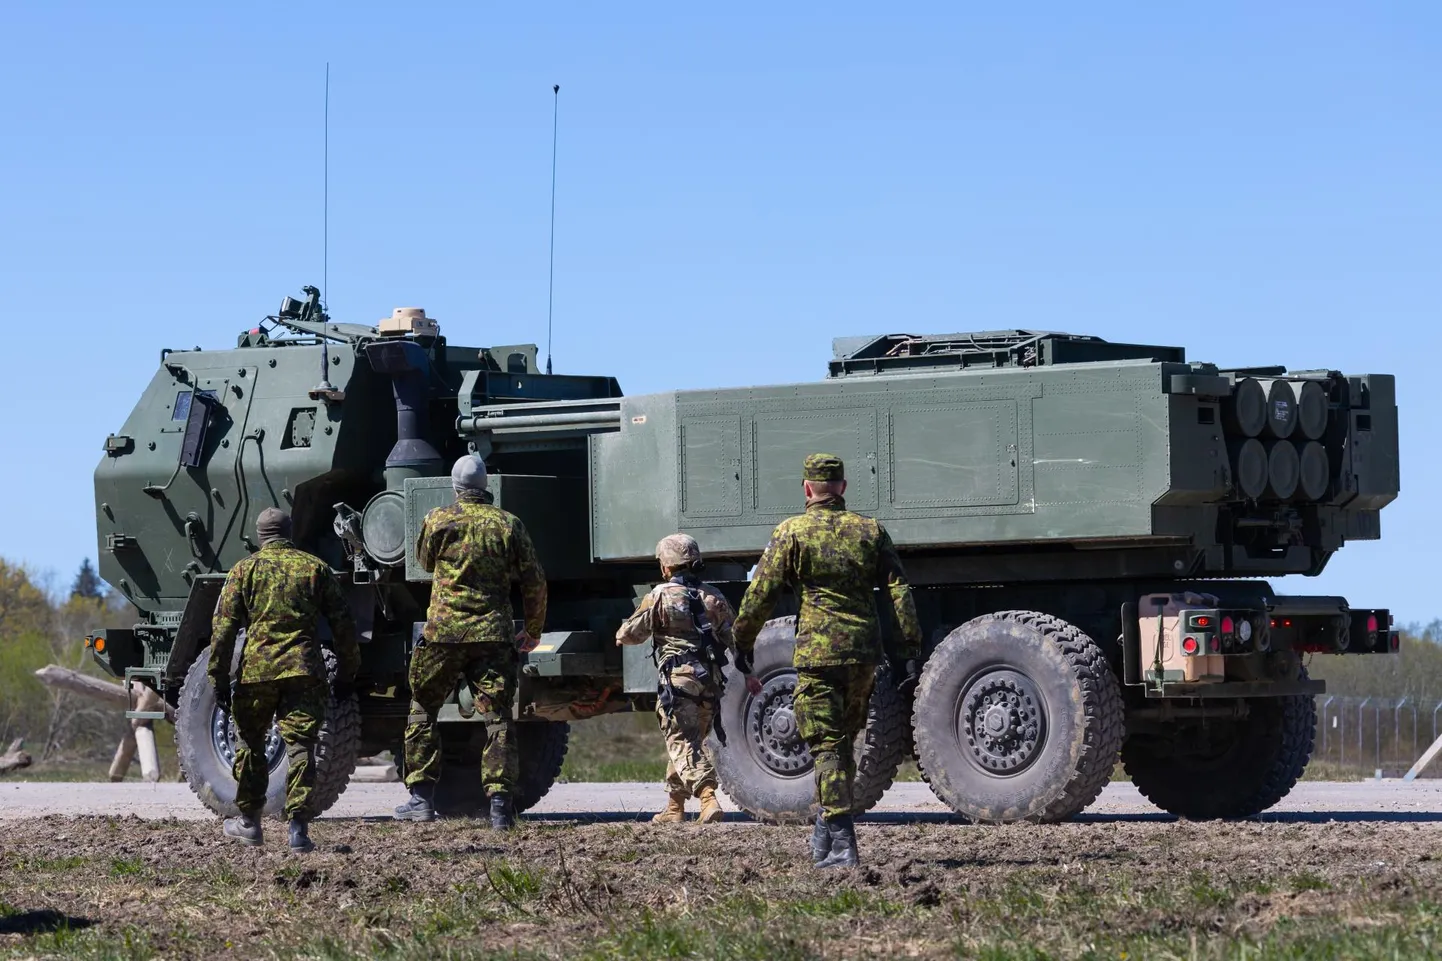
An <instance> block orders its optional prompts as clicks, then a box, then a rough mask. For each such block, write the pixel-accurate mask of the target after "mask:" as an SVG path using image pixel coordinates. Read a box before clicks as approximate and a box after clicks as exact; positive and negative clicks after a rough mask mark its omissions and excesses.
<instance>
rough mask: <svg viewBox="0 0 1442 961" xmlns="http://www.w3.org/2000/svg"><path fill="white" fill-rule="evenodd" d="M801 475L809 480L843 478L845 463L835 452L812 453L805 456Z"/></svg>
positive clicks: (837, 479)
mask: <svg viewBox="0 0 1442 961" xmlns="http://www.w3.org/2000/svg"><path fill="white" fill-rule="evenodd" d="M801 476H802V478H804V479H805V480H809V481H839V480H845V479H846V465H845V464H843V463H842V462H841V458H840V457H837V456H836V455H835V454H812V455H810V456H809V457H807V458H806V466H805V467H804V468H803V469H802V473H801Z"/></svg>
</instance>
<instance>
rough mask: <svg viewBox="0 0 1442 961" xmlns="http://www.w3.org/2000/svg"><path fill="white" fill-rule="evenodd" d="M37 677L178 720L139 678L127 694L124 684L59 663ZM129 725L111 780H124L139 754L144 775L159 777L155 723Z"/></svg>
mask: <svg viewBox="0 0 1442 961" xmlns="http://www.w3.org/2000/svg"><path fill="white" fill-rule="evenodd" d="M35 676H36V677H38V678H39V679H40V680H41V681H42V682H43V683H45V684H48V685H49V686H50V687H56V688H60V689H61V690H63V691H71V692H73V693H75V694H80V695H82V696H84V697H90V698H94V699H95V700H97V701H104V702H105V703H107V704H113V705H114V706H116V707H118V708H121V709H123V710H131V709H132V708H133V709H134V710H137V711H146V712H148V713H152V714H153V713H155V712H157V711H162V710H163V711H164V712H165V717H166V719H167V720H170V721H174V720H175V708H173V707H171V706H170V705H169V704H166V703H165V701H164V700H163V699H162V698H161V696H160V695H159V694H157V693H155V690H154V689H153V688H151V687H149V686H147V685H145V684H141V683H140V682H139V681H132V682H131V684H130V694H129V695H127V694H126V692H125V687H124V685H121V684H112V683H111V682H109V681H103V680H101V679H100V678H98V677H90V676H89V675H87V674H81V673H80V672H79V671H72V670H71V669H70V668H68V667H61V666H60V665H58V664H47V665H46V666H45V667H42V668H40V670H38V671H36V672H35ZM130 728H131V730H130V733H129V734H127V735H126V736H125V738H124V739H123V740H122V741H121V742H120V745H119V747H117V748H116V749H115V759H114V760H113V761H112V762H111V763H110V780H112V781H123V780H124V779H125V773H126V772H127V771H128V770H130V764H131V762H132V761H133V760H134V759H135V758H136V757H139V759H140V772H141V777H143V778H144V779H145V780H147V781H151V782H154V781H158V780H160V752H159V749H158V748H157V747H156V744H155V728H154V726H153V725H152V723H151V722H150V721H149V720H146V719H143V718H133V719H132V720H131V722H130Z"/></svg>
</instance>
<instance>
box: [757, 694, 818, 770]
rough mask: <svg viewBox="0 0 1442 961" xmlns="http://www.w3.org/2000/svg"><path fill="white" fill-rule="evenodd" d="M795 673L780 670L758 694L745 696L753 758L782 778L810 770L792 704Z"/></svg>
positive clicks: (809, 756) (809, 761)
mask: <svg viewBox="0 0 1442 961" xmlns="http://www.w3.org/2000/svg"><path fill="white" fill-rule="evenodd" d="M795 692H796V675H795V674H792V673H789V672H787V673H783V674H777V675H774V676H772V677H771V678H769V679H767V680H766V681H765V682H764V683H763V685H762V687H761V693H760V694H758V695H755V696H751V695H748V696H747V702H746V713H745V717H746V741H747V744H748V745H749V746H750V748H751V753H752V754H753V755H754V756H755V757H756V760H757V761H759V762H760V763H761V765H762V766H763V767H765V768H767V769H768V770H770V771H772V772H774V773H776V774H779V775H781V776H782V777H800V776H801V775H803V774H806V773H807V772H809V771H810V770H811V767H812V761H811V752H810V751H809V750H808V749H807V747H806V744H805V742H804V741H802V740H801V737H800V728H799V725H798V724H797V723H796V711H795V709H794V708H793V707H792V705H791V698H792V695H793V694H795Z"/></svg>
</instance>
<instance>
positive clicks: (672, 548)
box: [656, 534, 701, 570]
mask: <svg viewBox="0 0 1442 961" xmlns="http://www.w3.org/2000/svg"><path fill="white" fill-rule="evenodd" d="M700 559H701V545H700V544H697V543H696V538H694V537H692V536H691V535H690V534H667V535H666V536H665V537H663V538H661V542H660V543H659V544H657V545H656V560H658V561H660V562H661V566H662V567H664V568H666V569H667V570H672V569H675V568H677V567H689V566H690V565H692V564H695V563H696V562H697V561H699V560H700Z"/></svg>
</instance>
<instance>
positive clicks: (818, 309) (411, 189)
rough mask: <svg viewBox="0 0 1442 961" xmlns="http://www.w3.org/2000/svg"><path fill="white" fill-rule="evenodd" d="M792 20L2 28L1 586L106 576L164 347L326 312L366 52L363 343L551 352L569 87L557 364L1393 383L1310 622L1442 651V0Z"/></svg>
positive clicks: (364, 8)
mask: <svg viewBox="0 0 1442 961" xmlns="http://www.w3.org/2000/svg"><path fill="white" fill-rule="evenodd" d="M783 6H786V8H787V12H785V13H780V14H778V13H777V12H776V7H777V5H774V4H765V5H761V4H757V5H747V4H730V5H726V6H725V9H724V12H717V13H715V14H702V13H698V12H696V11H697V9H698V8H697V7H696V6H695V5H688V4H657V5H655V6H651V7H646V6H642V5H640V4H567V3H548V4H544V5H540V4H507V5H501V4H489V3H474V4H460V3H457V4H454V5H436V4H421V3H413V4H394V3H388V4H362V3H348V4H344V5H342V4H333V5H322V4H284V5H282V4H275V5H263V4H247V5H243V9H242V7H236V8H234V10H232V11H229V12H227V11H221V10H219V9H218V7H219V5H213V4H194V3H184V4H181V3H160V2H153V3H143V4H128V5H120V4H100V3H96V4H92V5H82V4H76V3H63V2H52V3H38V2H37V3H28V2H22V0H11V2H8V3H4V4H0V37H4V38H5V56H4V57H3V58H0V295H3V296H0V305H3V307H0V309H3V310H4V312H5V314H6V320H5V322H4V324H5V327H6V329H7V336H6V345H7V346H6V349H5V353H4V355H3V356H4V358H5V360H6V361H7V364H6V366H7V368H8V369H7V370H6V371H5V374H4V375H3V377H0V405H3V406H0V410H3V426H0V437H3V440H4V448H5V452H6V462H7V469H5V470H4V471H3V472H0V556H4V557H6V558H9V559H11V560H19V561H23V562H25V563H27V564H29V565H32V567H33V568H34V569H36V570H37V571H46V570H49V571H52V572H54V573H55V575H56V576H57V577H58V578H59V579H60V580H61V581H64V582H66V583H68V579H69V577H70V576H71V574H72V572H73V571H74V569H75V568H76V566H77V565H78V564H79V562H80V560H81V558H82V557H85V556H87V555H89V556H92V557H93V556H94V554H95V551H96V545H95V534H94V522H93V517H92V510H93V507H92V505H93V501H92V493H91V472H92V471H93V469H94V466H95V464H96V463H97V461H98V460H99V458H100V457H101V456H102V455H101V443H102V441H103V440H104V437H105V435H106V434H107V433H108V432H110V431H113V430H116V429H117V428H119V426H120V425H121V423H122V421H123V419H124V417H125V414H126V412H127V411H128V410H129V408H130V406H131V405H132V404H133V402H134V400H135V399H136V397H137V396H138V394H139V391H140V389H141V387H142V386H143V385H144V384H145V383H146V382H147V381H148V379H149V378H150V377H151V375H152V374H153V372H154V370H155V367H156V364H157V359H158V354H159V350H160V348H162V347H167V346H169V347H190V346H194V345H204V346H210V347H219V346H226V345H229V344H232V343H234V336H235V334H236V333H237V332H238V331H239V330H241V329H242V328H246V327H249V326H253V325H254V322H255V321H257V320H259V319H260V318H261V317H262V316H264V315H265V314H267V313H271V312H273V311H274V310H275V308H276V307H277V306H278V305H279V303H280V300H281V298H282V297H283V296H284V295H286V294H296V293H298V291H299V288H300V287H301V286H302V285H303V284H307V283H314V284H316V285H319V284H320V282H321V272H322V265H321V206H322V205H321V185H322V179H321V172H322V164H321V147H322V137H321V116H322V109H321V108H322V84H323V77H324V69H325V63H326V61H329V62H330V64H331V110H330V156H331V180H330V202H331V209H330V256H329V290H328V300H329V303H330V306H331V310H332V314H333V315H334V316H335V317H336V318H337V319H339V320H347V321H358V322H365V323H372V322H374V321H375V320H377V319H378V318H380V317H381V316H382V315H384V314H388V313H389V312H390V309H391V308H392V307H394V306H399V305H420V306H423V307H425V308H426V309H427V311H428V312H430V313H431V314H432V315H434V316H436V317H437V318H439V319H440V321H441V324H442V326H443V329H444V330H445V331H446V332H447V333H448V335H449V336H450V337H451V338H452V339H453V340H456V341H462V342H469V343H483V344H491V343H515V342H518V341H540V342H544V339H545V316H546V270H547V267H546V253H547V226H548V203H549V187H550V149H551V106H552V103H551V101H552V94H551V85H552V84H553V83H559V84H561V88H562V89H561V102H560V107H561V129H560V175H559V181H560V182H559V191H558V193H559V197H558V213H557V231H558V236H557V241H556V295H555V305H556V307H555V309H556V323H555V363H556V369H557V370H558V371H566V372H586V373H610V374H614V375H615V376H617V377H619V378H620V380H621V384H622V387H623V388H624V389H625V390H626V391H627V392H628V393H641V392H646V391H652V390H664V389H671V388H675V387H681V386H726V385H740V384H748V383H758V382H759V383H766V382H786V381H797V380H811V379H816V378H819V377H821V376H822V375H823V374H824V372H825V363H826V360H827V359H828V357H829V355H830V340H831V338H832V337H833V336H836V335H843V334H859V333H871V332H883V331H897V330H904V331H908V332H918V333H919V332H950V331H955V330H975V329H982V330H985V329H997V328H1008V327H1032V328H1043V329H1059V330H1068V331H1074V332H1078V333H1092V334H1099V335H1101V336H1104V337H1106V338H1108V339H1113V340H1140V341H1143V342H1158V341H1160V342H1165V343H1180V344H1182V345H1183V346H1185V347H1186V348H1187V350H1188V352H1189V356H1191V357H1192V359H1197V360H1213V361H1216V362H1218V363H1222V364H1231V365H1242V364H1248V365H1254V364H1274V363H1280V364H1286V365H1288V366H1290V367H1293V368H1312V367H1341V368H1343V369H1345V370H1347V371H1349V372H1353V373H1358V372H1392V373H1396V374H1397V375H1398V376H1399V391H1400V397H1401V406H1402V425H1403V427H1402V429H1403V434H1402V438H1403V487H1404V493H1403V495H1402V497H1401V498H1400V499H1399V500H1398V502H1397V503H1395V504H1394V505H1392V506H1391V507H1389V508H1388V509H1387V510H1386V511H1385V512H1384V514H1383V531H1384V538H1383V540H1382V541H1381V542H1376V543H1358V544H1353V545H1350V546H1349V547H1347V548H1346V549H1345V550H1343V551H1342V552H1341V554H1340V555H1339V556H1338V557H1337V558H1335V559H1334V561H1333V565H1332V567H1331V568H1330V569H1329V570H1328V572H1327V573H1326V574H1325V575H1324V576H1323V577H1322V578H1320V579H1318V580H1317V581H1314V582H1310V583H1309V582H1307V581H1305V580H1302V579H1296V581H1295V582H1294V583H1288V584H1286V588H1287V589H1288V590H1291V591H1294V592H1327V593H1342V594H1346V595H1347V596H1349V597H1350V598H1351V599H1352V600H1353V602H1354V603H1355V604H1357V605H1358V606H1362V605H1371V604H1375V605H1388V604H1390V605H1391V606H1392V607H1393V608H1394V609H1395V610H1396V611H1397V612H1398V614H1399V618H1400V619H1405V620H1427V619H1431V618H1432V617H1436V616H1442V595H1439V592H1438V591H1437V589H1436V587H1435V583H1436V582H1435V581H1434V580H1433V578H1434V576H1435V569H1436V567H1437V565H1436V563H1435V558H1436V556H1437V549H1438V545H1439V544H1442V522H1439V517H1442V511H1439V509H1437V507H1435V506H1434V501H1435V500H1436V499H1437V498H1438V495H1439V493H1442V491H1439V488H1438V485H1437V483H1436V482H1435V481H1434V480H1433V478H1434V477H1435V476H1436V474H1437V473H1438V470H1439V467H1442V455H1439V453H1438V440H1439V436H1438V434H1439V432H1438V426H1437V424H1438V419H1439V417H1442V411H1439V407H1438V404H1437V401H1436V398H1435V392H1434V390H1433V385H1434V384H1436V383H1437V378H1436V377H1435V376H1434V375H1433V374H1432V371H1433V369H1434V367H1435V365H1436V363H1437V359H1438V358H1439V357H1442V351H1439V347H1442V335H1439V332H1438V325H1437V320H1438V307H1439V284H1438V281H1439V275H1438V271H1439V265H1442V234H1439V224H1442V175H1439V171H1442V66H1439V65H1442V5H1438V4H1436V3H1425V2H1419V3H1415V4H1410V5H1409V4H1391V3H1376V4H1362V3H1346V4H1341V3H1312V2H1309V3H1287V2H1273V3H1224V2H1210V3H1191V4H1144V3H1133V4H1113V3H1089V4H1079V3H1054V4H1048V3H1038V4H1030V5H1005V4H995V5H982V4H952V3H944V4H943V3H939V4H934V5H930V4H921V3H918V4H907V5H892V6H894V7H896V8H898V9H901V10H903V11H905V12H902V13H892V12H882V11H883V6H882V5H879V4H867V5H848V4H827V5H821V4H816V5H806V4H802V5H783ZM615 9H621V10H623V11H624V12H622V13H615V12H613V11H614V10H615ZM718 10H719V8H718ZM518 11H519V12H518Z"/></svg>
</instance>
